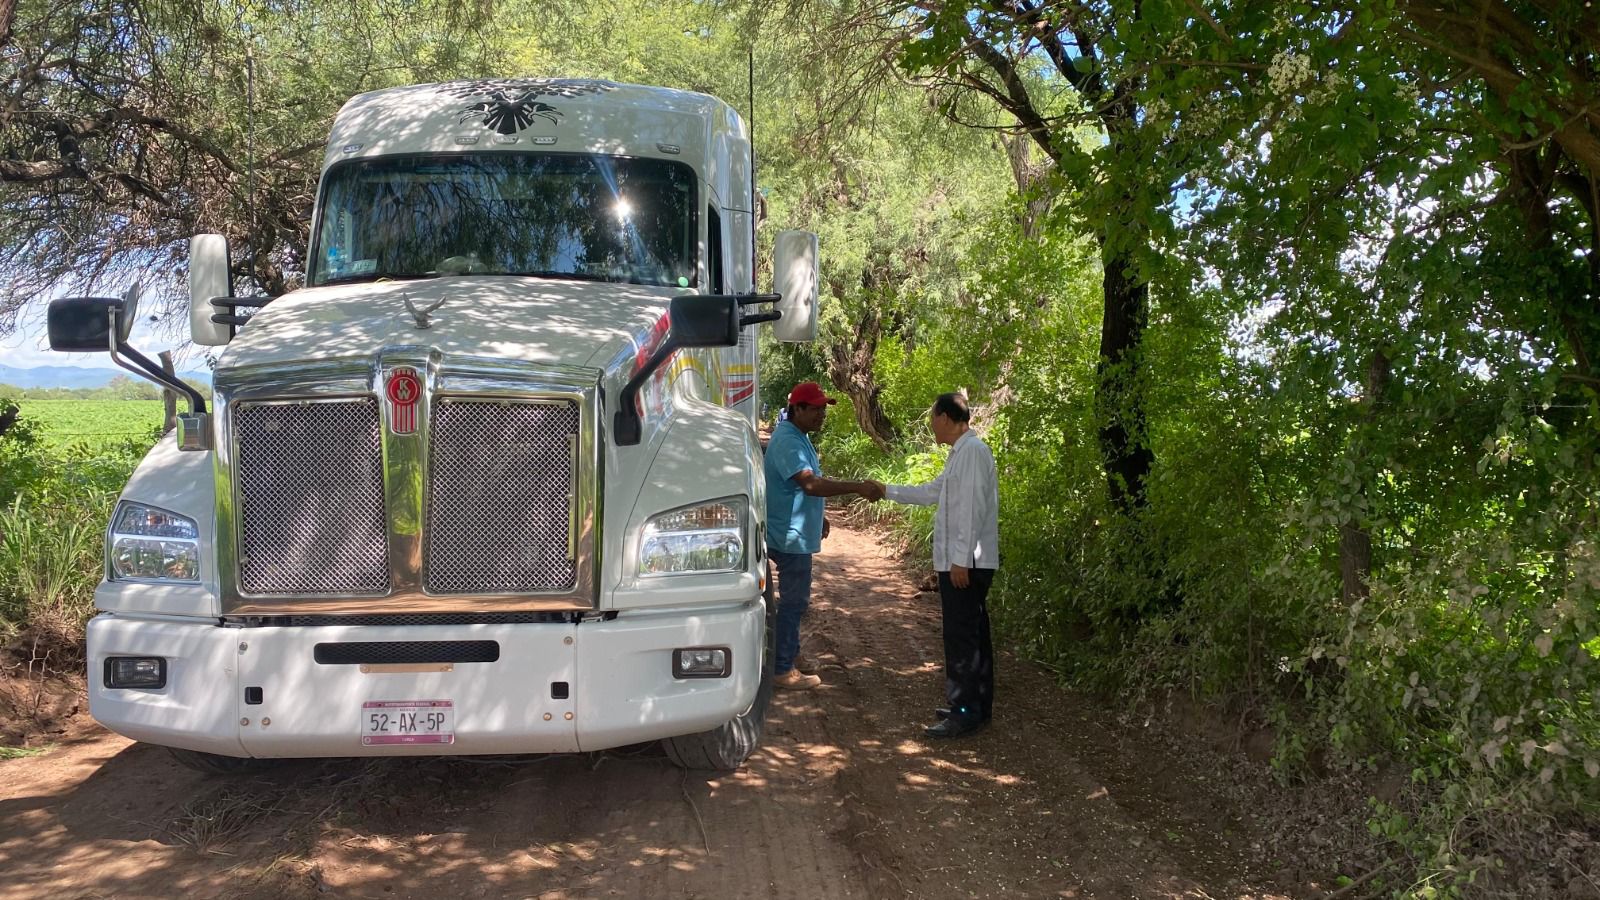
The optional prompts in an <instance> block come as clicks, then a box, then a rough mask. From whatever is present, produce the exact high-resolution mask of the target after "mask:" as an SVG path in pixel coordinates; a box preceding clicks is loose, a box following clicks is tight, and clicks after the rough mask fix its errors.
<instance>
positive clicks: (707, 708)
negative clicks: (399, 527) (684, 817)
mask: <svg viewBox="0 0 1600 900" xmlns="http://www.w3.org/2000/svg"><path fill="white" fill-rule="evenodd" d="M764 614H765V610H764V606H763V603H762V601H761V600H760V599H759V598H755V599H752V600H749V601H746V602H743V603H738V604H730V605H718V606H714V607H695V608H676V609H659V610H655V609H652V610H645V611H639V612H632V611H625V612H623V613H621V614H620V615H618V616H617V618H615V619H612V620H609V621H599V620H594V621H585V622H581V623H540V624H516V625H504V624H493V625H487V624H485V625H427V626H415V625H412V626H398V625H361V626H352V625H327V626H295V627H249V628H241V627H231V626H224V625H221V624H219V623H218V622H217V620H214V619H183V618H179V617H137V616H132V615H127V614H103V615H100V616H98V617H96V618H95V619H94V620H92V621H91V622H90V623H89V634H88V649H89V685H90V687H89V711H90V713H91V714H92V715H93V716H94V718H95V719H96V720H97V721H98V722H100V723H101V724H102V725H104V726H106V727H107V728H109V729H111V730H112V731H115V732H117V733H118V734H122V735H125V736H127V737H130V738H133V739H135V740H139V741H146V742H149V743H152V744H161V745H165V746H171V747H182V748H185V749H189V750H200V751H205V752H209V753H218V754H222V755H225V756H255V757H264V758H270V757H314V756H391V755H444V754H450V755H456V754H481V753H559V752H572V751H587V750H604V749H606V748H609V747H617V746H621V745H624V744H631V743H637V742H640V741H647V740H654V739H657V738H663V737H672V736H675V735H681V734H692V733H694V732H698V731H705V730H707V729H710V728H714V727H716V726H717V725H720V724H721V723H723V722H726V721H728V720H729V719H731V718H733V717H734V716H736V715H738V714H739V713H741V712H743V711H744V710H746V709H748V708H749V706H750V704H751V702H753V700H754V699H755V696H756V690H757V688H758V687H759V685H760V680H761V665H762V659H761V656H762V644H763V640H764V637H765V616H764ZM464 641H475V642H493V645H494V647H495V651H496V655H497V657H498V658H497V659H495V660H494V661H492V662H456V663H453V664H450V665H448V666H440V665H437V664H423V665H410V664H407V663H405V662H403V661H401V662H385V663H380V664H371V665H367V664H358V663H350V662H342V661H340V659H341V658H342V654H341V653H340V652H329V651H328V649H327V648H329V647H335V648H342V649H344V650H348V649H350V648H349V645H352V644H364V643H375V642H385V643H392V644H393V645H410V646H413V647H415V646H417V645H418V644H419V643H422V642H464ZM319 645H321V646H322V648H323V650H322V651H321V652H319V650H318V647H319ZM479 646H484V645H479ZM686 647H724V648H727V649H728V651H729V652H730V654H731V660H730V668H731V672H730V674H729V675H727V676H726V677H722V678H689V679H684V678H678V677H675V673H674V671H673V651H674V650H676V649H680V648H686ZM387 649H393V650H394V651H395V652H396V653H398V654H403V653H404V652H405V650H404V648H403V647H398V646H395V647H391V648H387ZM108 657H161V658H163V659H165V660H166V661H167V662H166V684H165V685H164V686H163V687H161V688H153V689H130V688H111V687H108V686H107V684H106V677H105V671H106V659H107V658H108ZM319 657H320V658H321V659H322V660H323V661H321V662H319V661H318V659H319ZM395 658H396V659H403V656H396V657H395ZM563 695H564V696H563ZM412 702H447V703H448V706H449V708H450V709H451V710H452V712H453V728H452V729H451V731H450V734H449V740H448V742H443V741H441V742H438V743H379V744H370V743H364V742H363V727H362V724H363V717H364V716H365V715H366V714H367V710H369V709H370V708H371V707H372V705H373V704H375V703H391V704H400V703H412Z"/></svg>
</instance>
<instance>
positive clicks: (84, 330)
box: [45, 297, 139, 353]
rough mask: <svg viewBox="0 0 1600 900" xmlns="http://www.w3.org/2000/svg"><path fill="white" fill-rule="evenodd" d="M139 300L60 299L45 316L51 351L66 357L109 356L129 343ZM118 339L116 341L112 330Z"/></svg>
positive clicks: (100, 298) (119, 298) (120, 298)
mask: <svg viewBox="0 0 1600 900" xmlns="http://www.w3.org/2000/svg"><path fill="white" fill-rule="evenodd" d="M138 305H139V301H138V298H137V297H129V298H127V299H124V298H122V297H60V298H58V299H55V300H51V301H50V307H49V309H48V310H47V311H46V312H45V325H46V328H47V329H48V331H49V337H50V349H51V350H55V351H58V352H62V353H108V352H110V351H111V350H112V348H114V347H115V346H116V345H117V344H121V343H124V342H125V341H127V340H128V335H129V334H130V333H131V332H132V331H133V320H134V317H135V316H136V315H137V314H138V309H137V307H138ZM113 327H114V328H115V329H116V337H115V338H113V337H112V329H113Z"/></svg>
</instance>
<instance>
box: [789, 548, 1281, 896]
mask: <svg viewBox="0 0 1600 900" xmlns="http://www.w3.org/2000/svg"><path fill="white" fill-rule="evenodd" d="M920 578H921V575H920V573H911V572H908V571H907V569H906V567H905V565H904V564H903V563H902V562H901V561H900V560H898V559H895V558H890V557H887V556H886V555H885V553H884V551H882V550H881V549H880V547H879V545H878V544H877V543H876V542H875V541H874V540H873V539H872V538H870V537H869V536H867V535H864V534H862V533H860V532H855V531H851V530H848V529H839V528H836V529H834V537H833V539H832V540H830V542H829V543H828V544H827V545H826V546H825V549H824V553H823V554H822V555H821V556H819V557H818V558H817V567H816V584H817V595H818V601H820V602H817V603H816V605H815V607H814V612H813V614H812V617H811V621H810V623H809V625H810V634H809V636H808V641H809V642H810V644H811V646H812V647H813V648H815V650H814V654H815V655H817V656H819V657H820V658H821V659H822V660H824V661H825V662H828V663H832V664H833V665H834V666H836V667H837V668H835V669H832V670H831V672H832V675H831V677H829V673H830V670H827V669H825V670H824V673H823V674H824V676H825V677H829V680H830V681H831V682H832V683H833V685H834V686H835V687H837V688H841V689H842V690H838V691H836V693H835V694H834V695H833V696H832V697H831V698H830V701H829V703H828V704H827V707H826V710H825V717H824V718H825V721H826V723H827V725H826V727H827V728H828V730H829V732H830V734H831V735H832V737H833V740H834V741H835V743H837V744H839V745H841V746H845V747H849V748H851V757H850V761H849V765H848V766H847V767H846V768H845V770H844V772H843V774H842V775H841V779H840V781H841V790H842V791H843V792H844V796H845V797H846V799H847V800H849V801H850V805H849V809H850V812H851V821H850V825H849V831H850V833H849V834H845V835H841V838H842V839H843V840H844V841H845V842H846V843H847V844H849V845H851V846H852V847H854V848H855V849H856V851H857V853H858V854H860V855H861V857H862V859H863V863H864V865H866V866H867V870H868V876H869V878H870V879H871V884H872V888H873V893H874V896H880V897H919V898H922V897H927V898H941V897H991V896H993V897H998V896H1029V897H1105V898H1143V897H1224V896H1228V897H1261V898H1276V897H1284V896H1287V895H1286V894H1283V893H1280V892H1278V891H1277V890H1275V889H1273V888H1270V887H1267V886H1265V884H1264V882H1265V879H1264V878H1263V876H1262V875H1261V874H1259V873H1256V872H1255V871H1254V870H1255V869H1256V868H1257V867H1256V865H1255V864H1254V863H1253V861H1252V860H1250V859H1249V858H1248V856H1249V854H1248V853H1243V852H1241V851H1240V850H1239V849H1238V847H1239V845H1240V844H1241V843H1242V842H1241V841H1239V840H1237V836H1235V839H1233V840H1231V841H1230V840H1229V839H1227V838H1225V836H1223V835H1222V834H1221V832H1224V831H1225V830H1226V828H1227V827H1229V826H1231V825H1232V824H1233V823H1232V819H1234V818H1236V815H1235V814H1233V813H1230V812H1229V811H1227V810H1225V809H1223V808H1220V807H1218V806H1217V805H1216V804H1215V803H1214V802H1213V801H1212V800H1211V799H1210V798H1207V797H1204V796H1203V795H1202V796H1201V797H1200V798H1199V799H1198V800H1197V801H1196V802H1197V803H1198V804H1199V806H1198V807H1195V806H1193V805H1192V804H1191V805H1187V806H1184V807H1183V808H1182V809H1180V808H1179V805H1174V804H1168V803H1163V802H1161V801H1151V800H1150V799H1148V798H1149V797H1150V796H1151V795H1161V794H1163V793H1172V794H1173V795H1174V796H1175V797H1177V796H1186V795H1187V794H1188V793H1191V792H1192V790H1193V788H1194V785H1192V784H1185V785H1183V786H1182V789H1181V790H1174V784H1173V778H1174V775H1175V772H1176V771H1177V770H1176V769H1175V768H1174V766H1173V763H1172V761H1171V760H1166V759H1162V758H1161V757H1160V754H1157V753H1153V752H1151V751H1148V750H1146V749H1145V748H1141V747H1137V746H1129V745H1127V744H1121V745H1119V744H1118V743H1117V742H1118V741H1119V740H1125V736H1120V735H1119V736H1113V735H1112V733H1111V732H1109V731H1107V730H1106V729H1105V728H1103V727H1101V726H1100V725H1099V724H1098V723H1096V722H1095V721H1094V716H1095V715H1096V714H1097V713H1099V712H1100V711H1099V710H1096V709H1093V708H1086V707H1085V706H1084V705H1083V704H1082V701H1081V698H1078V697H1076V696H1074V695H1072V694H1070V693H1069V692H1067V691H1064V690H1062V689H1061V688H1059V687H1058V686H1057V685H1055V684H1054V683H1053V681H1052V679H1051V678H1050V677H1049V676H1048V673H1045V672H1043V671H1041V670H1040V669H1038V668H1037V667H1035V666H1031V665H1029V664H1026V663H1020V662H1018V661H1017V660H1015V659H1014V658H1013V657H1011V656H1010V655H1009V654H1006V653H1004V652H1001V654H1000V660H999V663H998V668H999V672H998V679H997V687H996V712H995V720H994V723H993V725H992V726H991V727H990V728H989V729H987V730H985V731H983V732H980V733H979V734H977V735H975V736H972V737H968V738H962V739H958V740H955V741H949V742H940V741H936V740H933V739H929V738H926V737H924V736H923V734H922V728H923V726H924V725H927V724H930V723H931V722H932V721H933V708H934V707H935V706H940V705H943V702H944V701H943V685H944V679H943V645H942V641H941V638H940V636H939V634H940V632H939V628H940V623H939V602H938V597H937V595H936V594H932V593H928V594H919V593H918V591H917V590H916V588H915V584H916V582H917V581H919V580H920ZM1087 747H1097V748H1100V749H1102V750H1105V751H1109V752H1110V753H1112V754H1114V755H1115V756H1116V757H1117V759H1118V760H1119V761H1120V764H1121V765H1122V766H1123V767H1124V768H1125V769H1126V771H1123V772H1118V773H1116V775H1117V777H1116V778H1115V779H1110V780H1108V779H1106V778H1104V777H1103V775H1101V774H1098V773H1097V771H1096V768H1098V766H1091V765H1087V764H1086V763H1085V762H1084V761H1083V759H1084V757H1086V756H1088V757H1093V758H1094V759H1095V762H1096V763H1101V762H1104V755H1105V754H1102V753H1099V752H1094V753H1085V752H1084V750H1085V748H1087ZM1196 808H1198V809H1200V810H1203V815H1199V816H1198V817H1197V816H1196V815H1195V814H1194V809H1196ZM1183 813H1187V814H1183ZM1196 824H1198V826H1199V827H1193V826H1195V825H1196Z"/></svg>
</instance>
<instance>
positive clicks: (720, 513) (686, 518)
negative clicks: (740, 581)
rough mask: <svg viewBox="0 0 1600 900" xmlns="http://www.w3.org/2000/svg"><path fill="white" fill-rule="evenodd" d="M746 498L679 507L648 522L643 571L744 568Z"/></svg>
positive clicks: (673, 572)
mask: <svg viewBox="0 0 1600 900" xmlns="http://www.w3.org/2000/svg"><path fill="white" fill-rule="evenodd" d="M744 523H745V501H744V499H743V498H729V499H727V500H718V501H716V502H714V503H703V504H701V505H699V506H691V507H688V508H686V509H675V510H673V511H672V512H669V513H662V514H661V515H659V516H656V517H655V518H653V519H651V520H650V521H649V522H647V523H645V526H644V541H643V543H642V544H641V545H640V547H639V574H641V575H678V574H683V573H688V572H737V571H739V570H740V569H742V568H744Z"/></svg>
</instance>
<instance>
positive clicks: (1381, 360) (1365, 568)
mask: <svg viewBox="0 0 1600 900" xmlns="http://www.w3.org/2000/svg"><path fill="white" fill-rule="evenodd" d="M1391 369H1392V364H1391V363H1390V361H1389V357H1388V355H1387V354H1385V353H1384V352H1383V351H1382V350H1374V351H1373V352H1372V356H1371V357H1369V358H1368V360H1367V379H1366V382H1367V383H1366V396H1365V397H1364V398H1362V404H1363V405H1364V406H1365V407H1366V411H1365V412H1364V413H1363V414H1362V419H1363V424H1366V425H1370V424H1371V423H1372V421H1373V420H1374V419H1376V418H1377V416H1378V410H1379V409H1380V408H1381V407H1382V405H1383V397H1384V395H1385V394H1386V393H1387V392H1388V390H1389V381H1390V378H1391V374H1390V373H1391ZM1355 451H1356V452H1357V453H1360V452H1363V451H1362V448H1361V443H1360V441H1359V440H1358V441H1357V442H1356V444H1355ZM1356 492H1357V495H1358V496H1363V497H1364V496H1366V493H1367V486H1366V485H1365V484H1360V485H1357V487H1356ZM1339 578H1340V581H1341V582H1342V588H1341V590H1340V596H1341V597H1342V598H1343V600H1344V604H1345V606H1350V605H1351V604H1353V603H1355V602H1356V601H1357V600H1365V599H1366V598H1367V595H1368V593H1369V592H1370V590H1371V588H1370V587H1369V586H1368V582H1369V581H1370V580H1371V578H1372V533H1371V532H1370V531H1368V530H1367V528H1366V525H1365V524H1364V523H1362V522H1361V521H1359V520H1358V519H1357V518H1356V517H1355V516H1354V515H1352V516H1351V517H1350V518H1348V519H1346V520H1345V521H1344V524H1342V525H1340V526H1339Z"/></svg>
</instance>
